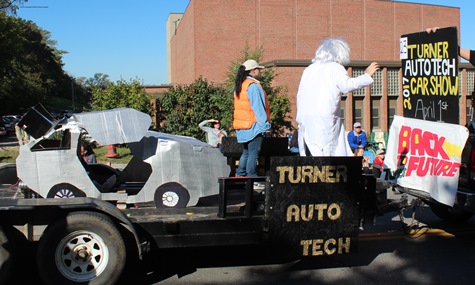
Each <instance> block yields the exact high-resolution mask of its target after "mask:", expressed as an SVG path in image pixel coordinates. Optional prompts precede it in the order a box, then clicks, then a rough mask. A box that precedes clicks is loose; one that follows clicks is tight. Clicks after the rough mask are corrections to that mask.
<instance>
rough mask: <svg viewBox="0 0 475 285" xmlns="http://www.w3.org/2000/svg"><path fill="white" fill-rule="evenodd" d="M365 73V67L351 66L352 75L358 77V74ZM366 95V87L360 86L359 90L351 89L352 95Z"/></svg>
mask: <svg viewBox="0 0 475 285" xmlns="http://www.w3.org/2000/svg"><path fill="white" fill-rule="evenodd" d="M364 73H365V69H361V68H353V77H358V76H360V75H363V74H364ZM365 95H366V88H361V89H359V90H355V91H353V96H356V97H359V96H363V97H364V96H365Z"/></svg>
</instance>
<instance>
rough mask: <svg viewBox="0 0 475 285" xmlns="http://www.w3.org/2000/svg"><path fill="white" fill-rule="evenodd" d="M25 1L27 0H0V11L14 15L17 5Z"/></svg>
mask: <svg viewBox="0 0 475 285" xmlns="http://www.w3.org/2000/svg"><path fill="white" fill-rule="evenodd" d="M26 2H28V0H0V13H4V14H7V15H16V11H17V10H18V8H19V6H20V5H23V4H25V3H26Z"/></svg>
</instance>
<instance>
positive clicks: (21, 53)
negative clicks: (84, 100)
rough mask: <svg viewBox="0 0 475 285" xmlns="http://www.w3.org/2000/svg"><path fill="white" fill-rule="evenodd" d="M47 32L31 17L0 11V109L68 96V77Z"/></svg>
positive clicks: (69, 89) (14, 107)
mask: <svg viewBox="0 0 475 285" xmlns="http://www.w3.org/2000/svg"><path fill="white" fill-rule="evenodd" d="M54 44H55V42H54V41H51V40H50V39H49V33H48V32H46V31H44V30H41V29H40V28H38V26H37V25H36V24H34V23H33V22H31V21H25V20H23V19H18V18H15V17H12V16H7V15H6V14H5V13H1V12H0V100H1V101H2V105H1V106H0V112H9V111H15V110H18V109H21V108H25V107H30V106H32V105H35V104H36V103H39V102H40V103H44V102H47V101H48V98H51V97H58V96H59V97H67V98H71V97H70V96H71V80H72V78H71V77H69V76H68V75H67V74H66V73H65V72H64V71H63V64H62V58H61V55H62V54H64V51H59V50H57V49H56V48H55V46H54Z"/></svg>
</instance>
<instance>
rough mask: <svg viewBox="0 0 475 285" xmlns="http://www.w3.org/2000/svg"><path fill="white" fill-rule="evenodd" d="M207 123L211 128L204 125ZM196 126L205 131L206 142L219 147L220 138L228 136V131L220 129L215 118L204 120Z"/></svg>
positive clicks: (219, 123) (219, 124)
mask: <svg viewBox="0 0 475 285" xmlns="http://www.w3.org/2000/svg"><path fill="white" fill-rule="evenodd" d="M207 123H211V128H210V127H206V126H205V125H206V124H207ZM198 126H199V127H200V129H202V130H203V131H204V132H206V136H207V141H208V144H210V145H211V146H213V147H217V148H219V149H221V140H222V138H223V137H226V136H228V133H226V131H225V130H223V129H221V122H220V121H219V120H216V119H211V120H204V121H203V122H201V123H199V125H198Z"/></svg>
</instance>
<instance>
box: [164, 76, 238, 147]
mask: <svg viewBox="0 0 475 285" xmlns="http://www.w3.org/2000/svg"><path fill="white" fill-rule="evenodd" d="M159 106H160V109H161V112H159V115H160V119H162V120H165V124H164V127H163V131H164V132H167V133H171V134H179V135H185V136H191V137H195V138H198V139H201V140H203V139H204V138H205V136H204V133H203V131H201V130H200V129H199V127H198V124H199V123H200V122H201V121H203V120H206V119H218V120H220V121H221V125H222V127H223V128H225V129H228V128H229V127H230V125H231V119H232V118H231V116H230V115H229V114H230V110H231V109H232V101H231V100H229V96H227V95H226V90H225V89H224V88H223V87H221V86H219V85H213V84H210V83H208V81H207V80H206V79H203V78H202V77H200V78H198V79H197V80H195V81H194V82H193V83H192V84H190V85H176V86H174V87H172V88H170V89H169V90H168V91H167V92H166V93H165V94H164V95H163V96H162V97H161V98H160V99H159Z"/></svg>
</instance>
